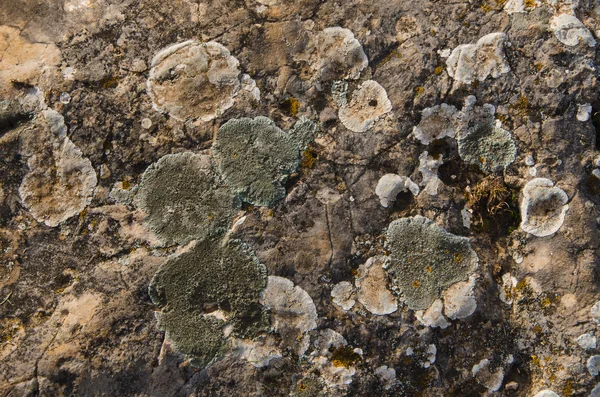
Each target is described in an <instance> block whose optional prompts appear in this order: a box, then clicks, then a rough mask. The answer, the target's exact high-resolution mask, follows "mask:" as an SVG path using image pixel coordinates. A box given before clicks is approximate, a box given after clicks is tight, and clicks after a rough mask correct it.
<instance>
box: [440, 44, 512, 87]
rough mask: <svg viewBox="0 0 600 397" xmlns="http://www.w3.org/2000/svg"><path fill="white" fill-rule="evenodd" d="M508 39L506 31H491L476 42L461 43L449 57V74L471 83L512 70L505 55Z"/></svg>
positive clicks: (463, 81) (456, 78) (458, 79)
mask: <svg viewBox="0 0 600 397" xmlns="http://www.w3.org/2000/svg"><path fill="white" fill-rule="evenodd" d="M507 39H508V36H507V35H506V33H490V34H487V35H485V36H483V37H481V38H480V39H479V40H477V42H476V43H474V44H461V45H459V46H458V47H456V48H455V49H454V50H453V51H452V54H450V57H448V61H447V70H448V74H449V75H450V77H452V78H454V79H455V80H457V81H459V82H462V83H465V84H471V83H473V82H477V81H483V80H485V79H486V78H487V77H488V76H491V77H493V78H498V77H500V76H501V75H502V74H505V73H508V72H510V66H509V64H508V62H507V60H506V57H505V56H504V43H505V42H506V41H507Z"/></svg>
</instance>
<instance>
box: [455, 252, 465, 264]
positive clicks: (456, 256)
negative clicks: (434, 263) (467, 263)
mask: <svg viewBox="0 0 600 397" xmlns="http://www.w3.org/2000/svg"><path fill="white" fill-rule="evenodd" d="M462 260H463V257H462V255H461V254H460V252H457V253H456V254H454V263H461V262H462Z"/></svg>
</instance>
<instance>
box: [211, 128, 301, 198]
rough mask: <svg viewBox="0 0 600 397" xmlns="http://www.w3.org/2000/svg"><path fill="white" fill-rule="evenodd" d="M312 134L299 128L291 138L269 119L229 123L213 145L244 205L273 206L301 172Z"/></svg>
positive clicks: (220, 131)
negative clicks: (292, 177) (289, 181)
mask: <svg viewBox="0 0 600 397" xmlns="http://www.w3.org/2000/svg"><path fill="white" fill-rule="evenodd" d="M309 130H311V129H310V128H308V125H304V124H300V125H298V127H297V128H295V129H294V133H293V134H288V133H286V132H284V131H282V130H281V129H280V128H278V127H277V126H276V125H275V123H274V122H273V121H271V120H270V119H268V118H266V117H256V118H254V119H250V118H241V119H233V120H229V121H228V122H227V123H225V124H223V125H222V126H221V128H219V132H218V133H217V136H216V138H215V141H214V144H213V152H214V155H215V158H216V159H217V164H218V169H219V171H220V173H221V174H222V176H223V179H224V180H225V182H226V183H227V185H229V186H230V187H231V188H232V189H233V190H234V191H235V192H236V193H237V194H239V195H240V198H241V199H242V200H243V201H245V202H247V203H249V204H252V205H258V206H271V205H274V204H276V203H277V202H278V201H280V200H281V199H282V198H283V197H285V186H284V185H285V182H286V181H287V178H288V176H289V175H290V174H291V173H292V172H294V171H295V170H296V169H297V168H298V165H299V162H300V148H301V147H303V146H306V143H308V142H306V140H307V139H308V138H307V136H308V135H310V133H309Z"/></svg>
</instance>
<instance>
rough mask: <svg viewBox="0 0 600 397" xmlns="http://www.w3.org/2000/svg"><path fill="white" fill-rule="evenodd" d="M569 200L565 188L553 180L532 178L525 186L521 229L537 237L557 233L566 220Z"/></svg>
mask: <svg viewBox="0 0 600 397" xmlns="http://www.w3.org/2000/svg"><path fill="white" fill-rule="evenodd" d="M568 201H569V197H568V196H567V194H566V193H565V192H564V190H562V189H561V188H559V187H558V186H554V182H552V181H551V180H549V179H546V178H535V179H532V180H531V181H529V182H527V184H526V185H525V187H524V188H523V200H522V201H521V219H522V221H521V229H523V230H524V231H526V232H527V233H530V234H533V235H534V236H537V237H545V236H550V235H552V234H554V233H556V232H557V231H558V229H560V227H561V226H562V224H563V222H564V221H565V215H566V213H567V210H568V209H569V205H568V204H567V203H568Z"/></svg>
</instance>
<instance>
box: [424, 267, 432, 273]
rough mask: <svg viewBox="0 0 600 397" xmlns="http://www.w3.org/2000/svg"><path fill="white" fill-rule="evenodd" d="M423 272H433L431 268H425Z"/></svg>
mask: <svg viewBox="0 0 600 397" xmlns="http://www.w3.org/2000/svg"><path fill="white" fill-rule="evenodd" d="M425 270H426V271H427V273H431V272H433V268H432V267H431V266H427V267H426V268H425Z"/></svg>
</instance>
